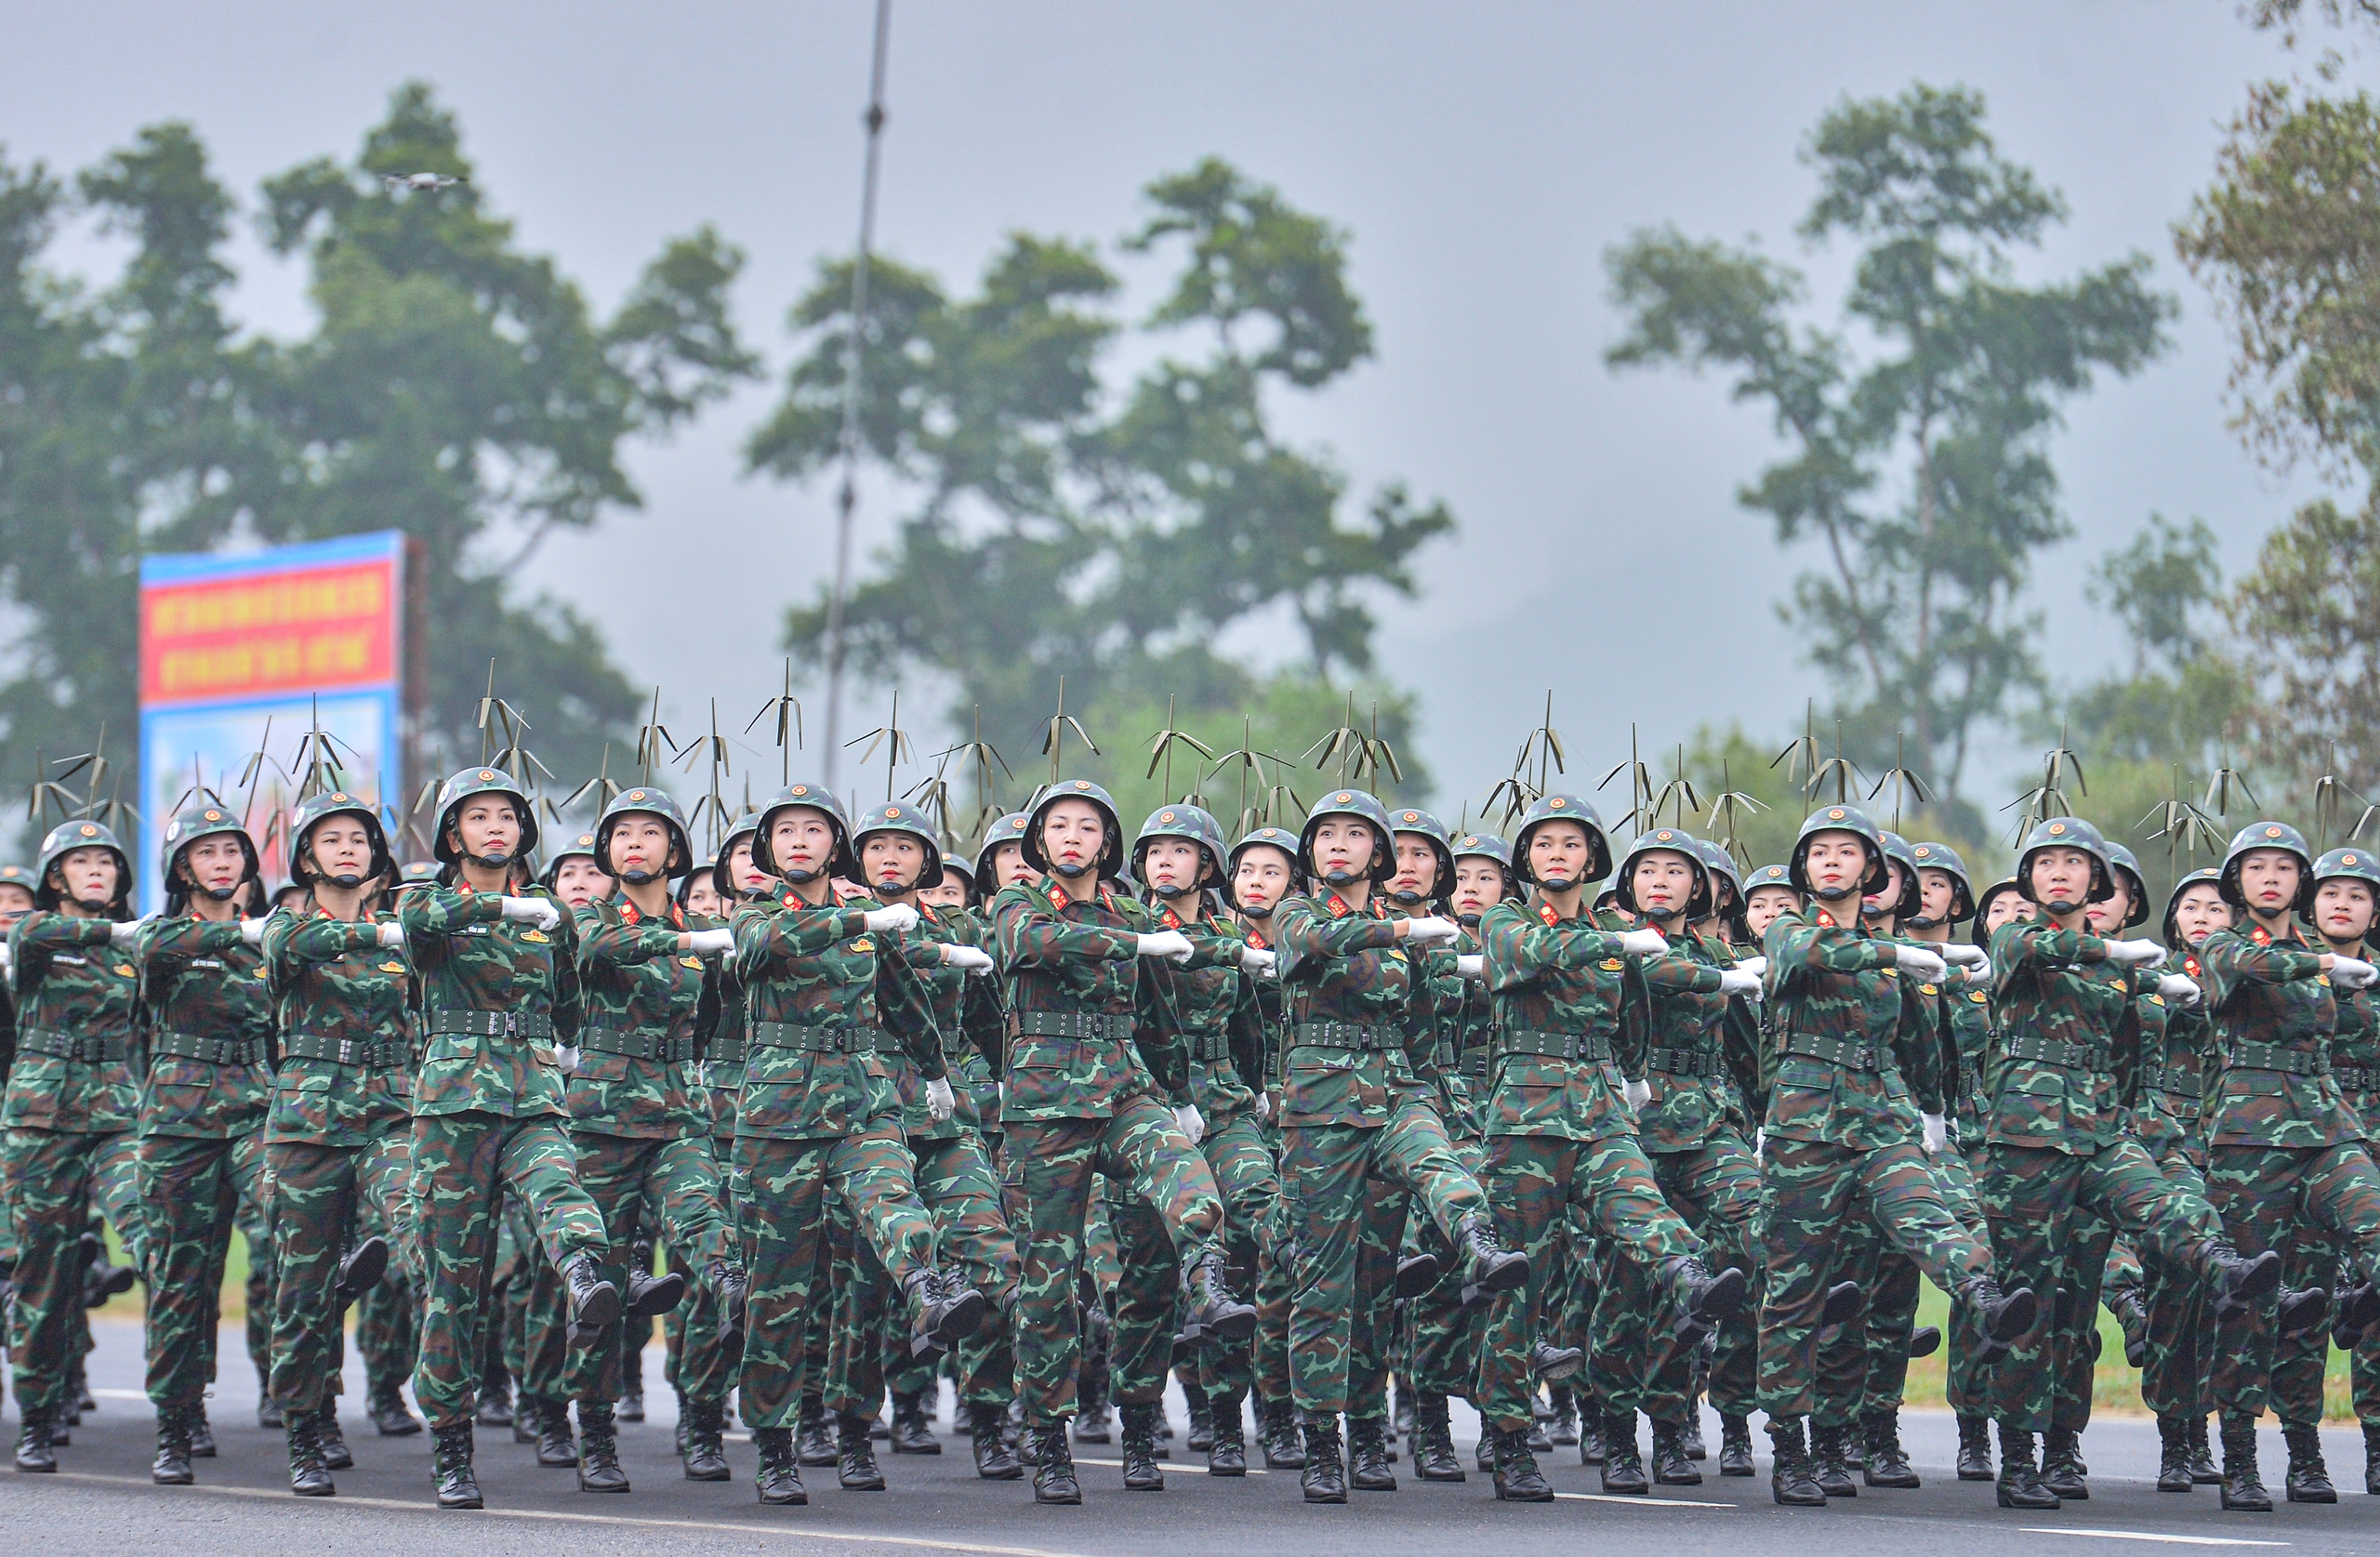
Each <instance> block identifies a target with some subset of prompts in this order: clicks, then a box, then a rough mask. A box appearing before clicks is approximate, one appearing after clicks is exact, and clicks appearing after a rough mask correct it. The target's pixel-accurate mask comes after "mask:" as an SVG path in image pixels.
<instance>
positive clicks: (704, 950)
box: [686, 930, 735, 957]
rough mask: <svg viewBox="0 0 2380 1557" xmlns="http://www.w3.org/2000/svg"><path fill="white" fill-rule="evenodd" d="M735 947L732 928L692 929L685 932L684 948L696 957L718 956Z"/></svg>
mask: <svg viewBox="0 0 2380 1557" xmlns="http://www.w3.org/2000/svg"><path fill="white" fill-rule="evenodd" d="M734 949H735V932H734V930H688V931H687V932H686V950H688V951H690V952H692V953H694V955H695V956H696V957H719V956H721V955H722V954H724V953H727V952H732V951H734Z"/></svg>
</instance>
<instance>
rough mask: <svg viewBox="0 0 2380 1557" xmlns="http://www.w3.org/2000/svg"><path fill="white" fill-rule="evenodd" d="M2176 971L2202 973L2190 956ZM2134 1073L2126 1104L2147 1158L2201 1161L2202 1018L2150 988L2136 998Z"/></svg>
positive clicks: (2203, 1020) (2189, 973) (2195, 976)
mask: <svg viewBox="0 0 2380 1557" xmlns="http://www.w3.org/2000/svg"><path fill="white" fill-rule="evenodd" d="M2182 971H2184V972H2185V973H2188V975H2189V976H2190V977H2191V978H2194V979H2195V978H2198V977H2200V976H2201V975H2202V974H2203V973H2204V971H2205V970H2204V969H2203V968H2202V966H2201V965H2200V963H2199V960H2198V958H2197V957H2184V958H2183V959H2182ZM2139 1014H2140V1060H2141V1063H2140V1070H2139V1076H2138V1085H2137V1087H2136V1088H2135V1091H2134V1095H2133V1096H2132V1098H2131V1099H2130V1102H2131V1104H2132V1133H2133V1138H2134V1139H2135V1140H2136V1141H2139V1142H2140V1144H2141V1145H2142V1147H2144V1148H2145V1149H2146V1150H2147V1151H2148V1153H2149V1155H2150V1156H2152V1157H2158V1158H2162V1157H2164V1156H2166V1155H2169V1154H2173V1155H2182V1156H2185V1157H2188V1158H2189V1159H2190V1160H2192V1161H2196V1162H2201V1163H2202V1159H2203V1158H2204V1156H2205V1149H2204V1146H2203V1144H2202V1142H2201V1141H2200V1140H2199V1125H2198V1109H2199V1100H2200V1097H2201V1095H2202V1090H2203V1089H2202V1088H2201V1086H2200V1084H2199V1052H2200V1050H2201V1049H2202V1048H2203V1047H2204V1044H2205V1041H2206V1040H2205V1035H2204V1031H2203V1028H2204V1023H2205V1020H2206V1019H2205V1018H2204V1016H2202V1014H2201V1013H2200V1011H2198V1010H2195V1009H2191V1008H2189V1007H2187V1006H2176V1005H2172V1004H2170V1003H2168V1002H2167V1000H2166V999H2165V997H2164V996H2162V995H2160V994H2158V993H2157V992H2156V990H2155V989H2153V988H2150V989H2145V990H2143V991H2142V993H2141V996H2140V1003H2139Z"/></svg>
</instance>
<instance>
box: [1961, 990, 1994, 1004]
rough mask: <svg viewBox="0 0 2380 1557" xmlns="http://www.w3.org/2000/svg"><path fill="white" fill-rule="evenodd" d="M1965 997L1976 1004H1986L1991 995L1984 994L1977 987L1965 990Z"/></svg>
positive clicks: (1989, 1001)
mask: <svg viewBox="0 0 2380 1557" xmlns="http://www.w3.org/2000/svg"><path fill="white" fill-rule="evenodd" d="M1967 998H1968V999H1970V1000H1972V1001H1974V1002H1975V1003H1976V1004H1977V1005H1978V1006H1988V1005H1990V1003H1991V996H1989V995H1986V994H1985V993H1984V992H1983V991H1981V990H1979V989H1976V990H1969V991H1968V992H1967Z"/></svg>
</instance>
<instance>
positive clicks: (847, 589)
mask: <svg viewBox="0 0 2380 1557" xmlns="http://www.w3.org/2000/svg"><path fill="white" fill-rule="evenodd" d="M892 28H893V0H876V56H875V60H874V62H873V64H872V65H871V67H870V69H869V73H868V86H867V113H866V116H865V117H864V118H863V119H862V121H861V123H863V124H864V125H866V126H867V172H866V177H865V178H863V179H862V180H861V184H860V197H859V258H858V261H857V263H855V264H854V265H853V267H852V318H851V331H850V334H849V335H848V336H846V337H845V339H844V342H843V484H842V490H841V491H840V493H839V494H837V496H836V502H835V510H836V512H835V592H834V593H833V594H832V595H831V596H829V597H828V598H827V601H826V784H827V786H828V787H829V788H832V787H833V785H834V783H835V759H836V758H837V756H838V755H840V752H841V751H842V732H843V601H844V600H845V599H846V598H847V597H848V596H849V595H850V593H851V584H852V510H853V508H856V507H858V505H859V488H858V485H857V484H856V477H857V474H858V470H859V401H860V389H861V383H860V376H861V362H862V350H863V344H864V334H865V331H866V326H867V257H868V254H869V252H870V251H871V250H872V249H873V248H874V246H875V244H876V174H877V165H878V161H879V154H880V152H881V151H882V147H883V139H884V56H885V46H886V45H887V43H888V42H890V39H891V33H892Z"/></svg>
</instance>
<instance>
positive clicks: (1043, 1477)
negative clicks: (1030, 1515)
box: [1025, 1417, 1082, 1503]
mask: <svg viewBox="0 0 2380 1557" xmlns="http://www.w3.org/2000/svg"><path fill="white" fill-rule="evenodd" d="M1025 1434H1026V1438H1027V1441H1028V1442H1029V1443H1031V1445H1033V1500H1034V1501H1035V1502H1037V1503H1079V1502H1081V1501H1082V1484H1081V1483H1079V1482H1078V1481H1076V1480H1075V1450H1074V1445H1072V1444H1069V1443H1068V1442H1066V1423H1065V1418H1063V1417H1059V1418H1051V1419H1050V1420H1049V1421H1045V1422H1041V1423H1038V1424H1037V1425H1035V1426H1032V1427H1028V1428H1026V1429H1025Z"/></svg>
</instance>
